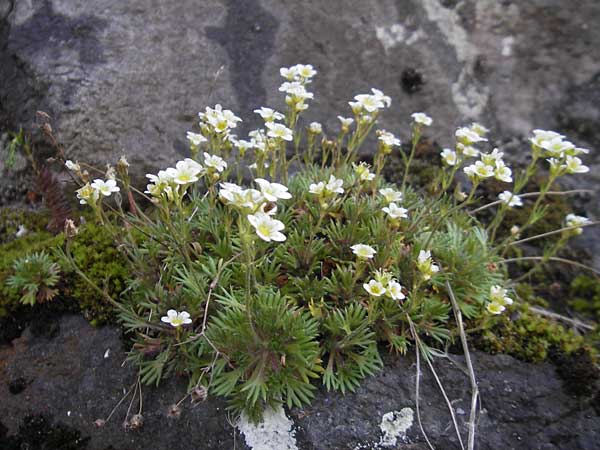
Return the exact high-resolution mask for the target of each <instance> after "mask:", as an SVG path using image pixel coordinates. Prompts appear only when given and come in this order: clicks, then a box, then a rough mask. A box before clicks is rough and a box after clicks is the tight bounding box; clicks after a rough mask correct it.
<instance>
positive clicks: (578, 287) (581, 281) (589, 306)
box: [569, 275, 600, 322]
mask: <svg viewBox="0 0 600 450" xmlns="http://www.w3.org/2000/svg"><path fill="white" fill-rule="evenodd" d="M569 294H570V295H569V306H570V307H571V308H573V310H574V311H576V312H578V313H580V314H583V315H585V316H586V317H589V318H590V319H592V320H594V321H596V322H598V321H600V278H598V277H592V276H588V275H578V276H577V277H575V278H574V279H573V281H572V282H571V285H570V288H569Z"/></svg>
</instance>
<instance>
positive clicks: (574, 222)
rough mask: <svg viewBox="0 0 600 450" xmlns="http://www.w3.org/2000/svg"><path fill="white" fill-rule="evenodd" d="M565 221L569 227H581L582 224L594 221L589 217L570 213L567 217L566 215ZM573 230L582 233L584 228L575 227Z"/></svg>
mask: <svg viewBox="0 0 600 450" xmlns="http://www.w3.org/2000/svg"><path fill="white" fill-rule="evenodd" d="M565 223H566V225H567V227H579V226H582V225H587V224H589V223H592V221H591V220H590V219H588V218H587V217H583V216H577V215H575V214H568V215H567V217H565ZM573 232H574V233H575V234H581V233H583V228H575V229H574V230H573Z"/></svg>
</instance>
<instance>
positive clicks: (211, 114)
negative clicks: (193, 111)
mask: <svg viewBox="0 0 600 450" xmlns="http://www.w3.org/2000/svg"><path fill="white" fill-rule="evenodd" d="M198 117H200V128H201V130H202V131H204V132H205V133H213V132H214V133H217V134H221V135H224V136H229V133H230V131H231V130H232V129H233V128H235V127H237V124H238V122H241V121H242V119H240V118H239V117H238V116H236V115H235V114H234V113H233V112H232V111H231V110H229V109H223V107H222V106H221V105H219V104H217V105H215V107H214V108H210V107H208V106H207V107H206V109H205V112H200V113H198ZM188 139H189V140H190V142H192V144H193V143H194V141H192V139H194V140H195V141H196V142H198V145H199V144H200V143H201V142H203V141H202V139H200V138H199V137H198V136H197V135H195V134H192V135H191V136H190V135H189V134H188Z"/></svg>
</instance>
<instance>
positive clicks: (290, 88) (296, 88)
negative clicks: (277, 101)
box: [279, 81, 314, 103]
mask: <svg viewBox="0 0 600 450" xmlns="http://www.w3.org/2000/svg"><path fill="white" fill-rule="evenodd" d="M279 90H280V91H281V92H285V93H286V94H289V96H290V99H289V100H288V99H286V102H288V103H289V102H291V101H295V102H297V101H298V100H305V99H309V98H313V97H314V95H313V94H312V93H311V92H307V91H306V88H305V87H304V85H303V84H302V83H300V82H299V81H291V82H288V81H286V82H285V83H283V84H282V85H281V86H279ZM291 97H293V99H292V98H291Z"/></svg>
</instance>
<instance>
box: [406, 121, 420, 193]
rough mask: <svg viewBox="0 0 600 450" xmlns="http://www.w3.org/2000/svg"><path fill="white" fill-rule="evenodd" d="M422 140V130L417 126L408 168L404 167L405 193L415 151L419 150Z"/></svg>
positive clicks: (407, 164) (407, 163)
mask: <svg viewBox="0 0 600 450" xmlns="http://www.w3.org/2000/svg"><path fill="white" fill-rule="evenodd" d="M420 139H421V129H420V128H419V127H418V126H415V128H414V132H413V139H412V147H411V149H410V155H409V156H408V161H407V162H406V166H405V167H404V176H403V177H402V189H401V191H402V192H404V188H405V186H406V181H407V179H408V171H409V169H410V165H411V163H412V160H413V158H414V156H415V150H416V149H417V144H418V143H419V140H420Z"/></svg>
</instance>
